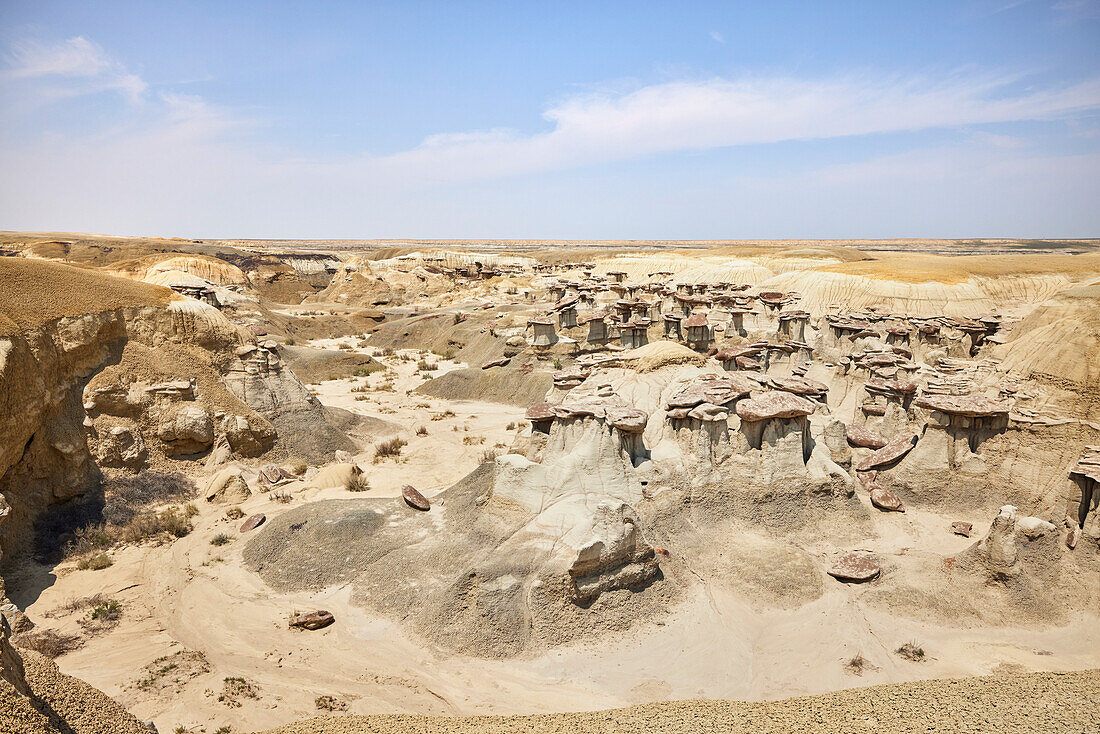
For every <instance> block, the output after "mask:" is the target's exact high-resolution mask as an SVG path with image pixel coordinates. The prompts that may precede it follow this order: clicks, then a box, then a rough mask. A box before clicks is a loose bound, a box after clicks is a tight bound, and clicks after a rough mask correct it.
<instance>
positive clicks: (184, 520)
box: [35, 472, 198, 568]
mask: <svg viewBox="0 0 1100 734" xmlns="http://www.w3.org/2000/svg"><path fill="white" fill-rule="evenodd" d="M194 491H195V489H194V485H193V484H192V483H191V480H189V479H187V478H186V477H183V476H182V475H177V474H162V473H158V472H143V473H142V474H139V475H137V476H134V477H122V478H111V479H108V480H107V481H105V482H104V484H103V492H102V493H101V494H97V493H94V492H92V493H88V494H86V495H85V496H84V497H82V498H80V499H78V500H74V501H72V502H69V503H67V504H64V505H61V506H59V507H56V508H54V509H53V510H51V511H50V512H48V513H45V514H44V515H42V516H41V517H40V518H39V519H38V521H37V522H36V523H35V556H36V557H37V559H38V560H39V561H40V562H45V563H56V562H58V561H61V560H63V559H65V558H75V557H80V558H81V561H80V563H79V564H78V566H79V567H81V568H106V567H107V566H109V565H110V563H109V561H110V559H109V558H107V559H106V560H107V561H108V563H107V564H106V565H103V564H104V558H103V557H101V556H102V554H103V553H104V551H107V550H109V549H111V548H113V547H116V546H119V545H125V544H132V543H139V542H142V541H145V540H170V539H171V538H173V537H176V538H178V537H183V536H184V535H186V534H187V533H189V532H190V531H191V522H190V518H191V517H192V516H194V515H195V514H197V513H198V508H196V507H195V506H194V505H192V504H191V503H188V504H186V505H184V506H183V507H182V508H181V507H169V508H167V509H164V510H160V511H157V510H154V509H152V507H153V506H154V505H159V504H163V503H164V502H165V501H168V500H171V499H180V498H184V497H190V496H192V495H193V494H194Z"/></svg>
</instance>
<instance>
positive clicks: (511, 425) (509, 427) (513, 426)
mask: <svg viewBox="0 0 1100 734" xmlns="http://www.w3.org/2000/svg"><path fill="white" fill-rule="evenodd" d="M504 430H506V431H514V430H516V422H515V421H509V423H508V425H506V426H505V427H504Z"/></svg>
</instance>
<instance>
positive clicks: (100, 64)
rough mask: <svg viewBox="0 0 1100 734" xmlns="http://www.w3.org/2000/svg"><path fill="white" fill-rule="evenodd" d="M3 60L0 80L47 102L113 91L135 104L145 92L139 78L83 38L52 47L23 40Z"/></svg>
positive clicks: (143, 84) (75, 38)
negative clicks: (21, 83) (17, 86)
mask: <svg viewBox="0 0 1100 734" xmlns="http://www.w3.org/2000/svg"><path fill="white" fill-rule="evenodd" d="M4 60H5V62H6V67H5V68H4V69H3V70H2V71H0V79H2V80H3V81H4V82H6V83H19V82H24V85H23V88H24V92H25V93H27V92H37V93H38V94H39V95H41V96H42V97H43V98H45V99H46V100H47V101H51V100H54V99H58V98H63V97H70V96H77V95H82V94H92V93H95V92H104V91H115V92H118V93H119V94H121V95H122V96H123V97H125V98H126V99H127V100H128V101H130V102H138V101H139V100H140V99H141V96H142V95H143V94H144V93H145V90H146V89H147V88H148V85H147V84H146V83H145V82H144V81H143V80H142V79H141V77H140V76H138V75H137V74H132V73H130V72H129V71H128V70H127V69H126V67H125V66H124V65H123V64H121V63H120V62H118V61H116V60H115V59H113V58H111V57H110V56H109V55H108V54H107V53H106V52H105V51H104V50H103V49H102V48H100V47H99V46H98V45H97V44H95V43H93V42H91V41H89V40H88V39H86V38H84V37H83V36H76V37H74V38H69V39H67V40H65V41H61V42H56V43H42V42H39V41H36V40H30V39H24V40H21V41H18V42H16V43H15V44H13V45H12V48H11V51H10V52H9V53H8V54H7V55H6V56H5V59H4ZM28 82H30V83H33V86H31V85H30V84H27V83H28Z"/></svg>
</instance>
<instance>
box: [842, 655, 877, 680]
mask: <svg viewBox="0 0 1100 734" xmlns="http://www.w3.org/2000/svg"><path fill="white" fill-rule="evenodd" d="M844 669H845V670H847V671H848V672H849V673H851V674H852V675H863V671H865V670H875V669H876V668H875V666H874V665H871V661H870V660H868V659H867V658H865V657H863V654H862V653H859V654H856V656H855V657H853V658H851V659H849V660H848V661H847V662H846V663H844Z"/></svg>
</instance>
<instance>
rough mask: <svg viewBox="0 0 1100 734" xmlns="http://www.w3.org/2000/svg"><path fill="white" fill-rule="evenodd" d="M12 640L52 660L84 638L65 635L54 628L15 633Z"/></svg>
mask: <svg viewBox="0 0 1100 734" xmlns="http://www.w3.org/2000/svg"><path fill="white" fill-rule="evenodd" d="M13 642H15V644H16V645H18V646H19V647H22V648H25V649H27V650H34V651H35V652H37V653H39V654H41V655H45V656H46V657H48V658H50V659H51V660H52V659H53V658H56V657H60V656H62V655H64V654H65V653H67V652H71V651H73V650H75V649H76V648H78V647H80V646H81V645H82V644H83V643H84V640H83V639H81V638H80V637H79V636H78V635H66V634H62V633H60V632H56V631H54V630H33V631H31V632H24V633H22V634H21V635H17V636H16V637H15V638H14V639H13Z"/></svg>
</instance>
